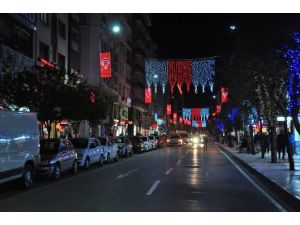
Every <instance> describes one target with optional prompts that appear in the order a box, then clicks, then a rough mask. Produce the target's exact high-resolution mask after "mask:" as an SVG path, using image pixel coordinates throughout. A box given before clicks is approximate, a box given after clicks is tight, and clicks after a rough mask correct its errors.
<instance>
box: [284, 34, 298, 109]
mask: <svg viewBox="0 0 300 225" xmlns="http://www.w3.org/2000/svg"><path fill="white" fill-rule="evenodd" d="M293 38H294V42H295V43H296V47H295V48H293V49H286V51H285V54H284V57H285V58H286V60H287V63H288V70H289V76H288V84H287V91H288V95H289V105H288V110H289V112H290V113H291V112H292V111H294V109H295V108H296V107H297V104H298V102H297V101H298V97H297V96H299V94H300V33H299V32H296V33H294V35H293Z"/></svg>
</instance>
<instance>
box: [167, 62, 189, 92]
mask: <svg viewBox="0 0 300 225" xmlns="http://www.w3.org/2000/svg"><path fill="white" fill-rule="evenodd" d="M167 65H168V78H169V83H170V86H171V93H172V94H173V92H174V87H175V85H176V84H177V87H178V90H179V93H180V94H181V95H182V94H183V91H182V86H183V84H184V83H185V84H186V87H187V92H189V90H190V85H191V83H192V61H190V60H168V64H167Z"/></svg>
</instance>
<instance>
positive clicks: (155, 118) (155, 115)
mask: <svg viewBox="0 0 300 225" xmlns="http://www.w3.org/2000/svg"><path fill="white" fill-rule="evenodd" d="M157 118H158V117H157V113H154V120H155V121H156V122H157Z"/></svg>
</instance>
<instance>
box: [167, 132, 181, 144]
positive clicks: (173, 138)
mask: <svg viewBox="0 0 300 225" xmlns="http://www.w3.org/2000/svg"><path fill="white" fill-rule="evenodd" d="M167 143H168V145H169V146H172V145H173V146H174V145H182V144H183V140H182V139H181V138H180V136H179V135H178V134H172V135H170V137H169V138H168V139H167Z"/></svg>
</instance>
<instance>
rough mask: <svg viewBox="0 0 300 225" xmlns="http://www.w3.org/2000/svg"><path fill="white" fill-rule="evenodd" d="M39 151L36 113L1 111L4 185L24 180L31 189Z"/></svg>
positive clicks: (0, 170)
mask: <svg viewBox="0 0 300 225" xmlns="http://www.w3.org/2000/svg"><path fill="white" fill-rule="evenodd" d="M39 152H40V150H39V129H38V121H37V117H36V114H35V113H28V112H12V111H0V183H5V182H8V181H11V180H15V179H20V181H21V184H22V186H23V187H25V188H29V187H31V186H32V183H33V176H34V173H35V171H36V169H37V168H38V164H39V161H40V155H39Z"/></svg>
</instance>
